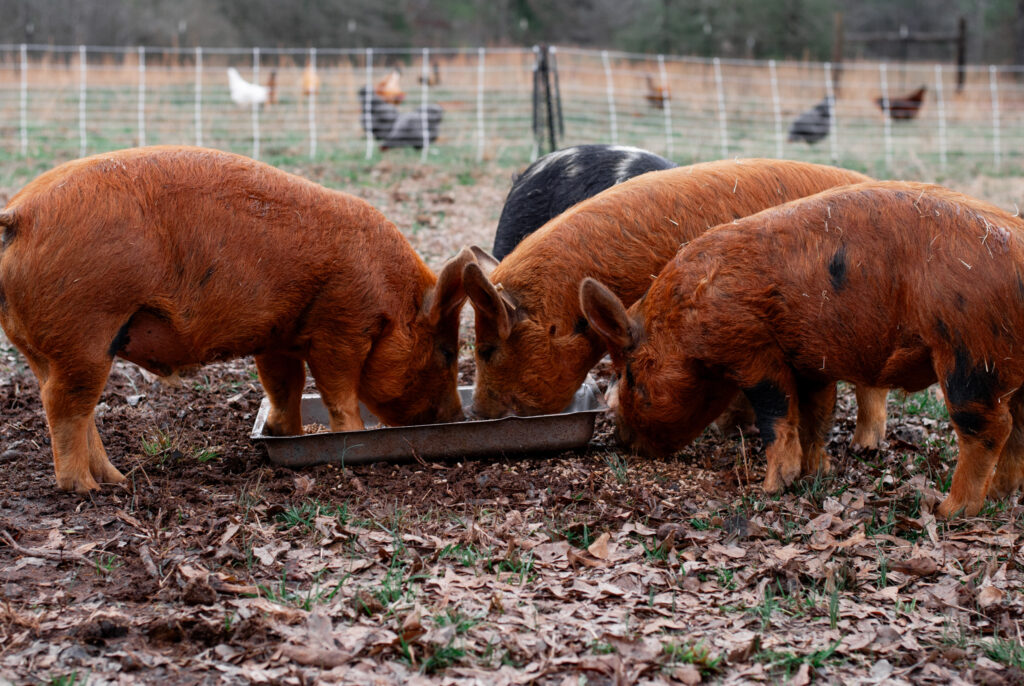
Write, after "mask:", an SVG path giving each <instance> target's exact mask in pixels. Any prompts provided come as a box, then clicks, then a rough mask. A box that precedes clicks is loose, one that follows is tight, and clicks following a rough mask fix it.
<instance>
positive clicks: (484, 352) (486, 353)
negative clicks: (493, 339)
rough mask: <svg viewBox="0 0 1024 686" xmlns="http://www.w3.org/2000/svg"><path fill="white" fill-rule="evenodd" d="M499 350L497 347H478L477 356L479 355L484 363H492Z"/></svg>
mask: <svg viewBox="0 0 1024 686" xmlns="http://www.w3.org/2000/svg"><path fill="white" fill-rule="evenodd" d="M497 349H498V348H497V346H494V345H481V346H477V349H476V354H477V355H479V356H480V359H481V360H483V361H484V362H490V361H491V357H492V356H493V355H494V352H495V351H496V350H497Z"/></svg>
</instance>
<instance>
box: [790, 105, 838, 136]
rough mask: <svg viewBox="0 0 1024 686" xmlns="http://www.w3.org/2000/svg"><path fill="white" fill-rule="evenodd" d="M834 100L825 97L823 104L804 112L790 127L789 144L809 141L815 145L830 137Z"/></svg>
mask: <svg viewBox="0 0 1024 686" xmlns="http://www.w3.org/2000/svg"><path fill="white" fill-rule="evenodd" d="M831 104H832V98H830V97H829V96H827V95H826V96H825V97H824V98H823V99H822V100H821V102H819V103H818V104H816V105H815V106H814V107H812V108H811V109H809V110H806V111H805V112H803V113H802V114H801V115H800V116H799V117H797V118H796V119H794V120H793V123H792V124H790V125H789V142H790V143H793V142H795V141H807V143H808V145H813V144H815V143H817V142H818V141H820V140H821V139H823V138H824V137H825V136H827V135H828V131H829V127H830V126H831V120H830V119H831Z"/></svg>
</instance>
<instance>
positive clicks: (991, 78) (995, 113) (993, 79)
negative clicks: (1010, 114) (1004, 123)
mask: <svg viewBox="0 0 1024 686" xmlns="http://www.w3.org/2000/svg"><path fill="white" fill-rule="evenodd" d="M988 87H989V90H990V91H991V92H992V155H993V158H994V159H995V164H996V171H998V170H999V167H1000V166H1001V163H1002V151H1001V150H1000V149H999V148H1000V146H999V79H998V78H997V74H996V65H994V64H990V65H988Z"/></svg>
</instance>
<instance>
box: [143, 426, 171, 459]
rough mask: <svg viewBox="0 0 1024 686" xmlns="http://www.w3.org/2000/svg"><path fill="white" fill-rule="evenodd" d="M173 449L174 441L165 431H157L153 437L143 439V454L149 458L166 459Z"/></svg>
mask: <svg viewBox="0 0 1024 686" xmlns="http://www.w3.org/2000/svg"><path fill="white" fill-rule="evenodd" d="M173 448H174V439H172V438H171V436H170V435H169V434H168V433H167V432H166V431H164V430H163V429H157V430H156V432H155V433H154V434H153V435H152V436H150V437H149V438H143V439H142V452H143V453H145V455H146V456H147V457H161V458H163V457H166V455H167V454H168V453H170V452H171V450H172V449H173ZM161 461H162V460H161Z"/></svg>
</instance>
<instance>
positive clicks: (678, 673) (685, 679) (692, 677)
mask: <svg viewBox="0 0 1024 686" xmlns="http://www.w3.org/2000/svg"><path fill="white" fill-rule="evenodd" d="M672 678H673V679H675V680H676V681H678V682H679V683H681V684H686V686H694V685H695V684H699V683H700V682H701V679H702V677H701V675H700V670H699V669H697V668H696V667H694V666H693V665H680V666H679V667H676V668H675V669H673V670H672Z"/></svg>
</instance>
